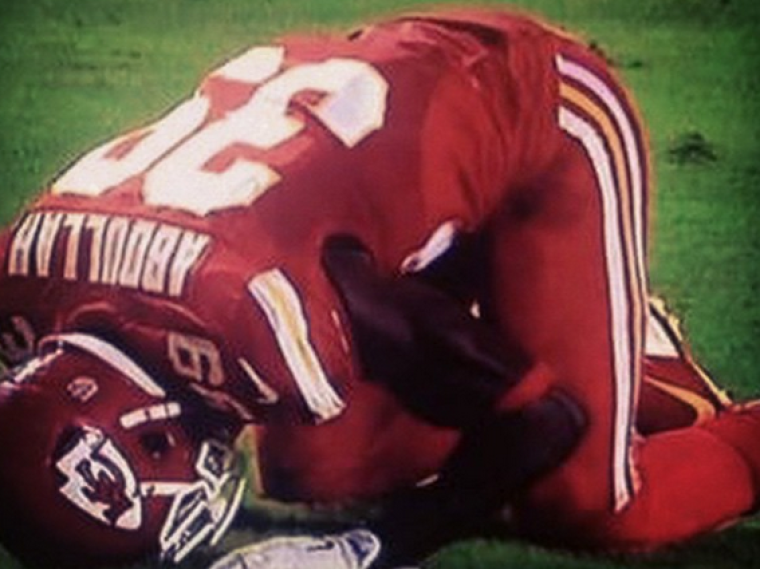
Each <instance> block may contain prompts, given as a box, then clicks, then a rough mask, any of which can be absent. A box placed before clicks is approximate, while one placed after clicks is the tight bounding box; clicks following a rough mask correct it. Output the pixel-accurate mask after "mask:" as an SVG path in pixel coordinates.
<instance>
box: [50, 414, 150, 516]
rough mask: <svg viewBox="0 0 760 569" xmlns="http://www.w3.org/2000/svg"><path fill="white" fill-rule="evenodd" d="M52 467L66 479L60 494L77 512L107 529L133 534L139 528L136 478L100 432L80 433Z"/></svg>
mask: <svg viewBox="0 0 760 569" xmlns="http://www.w3.org/2000/svg"><path fill="white" fill-rule="evenodd" d="M55 466H56V469H57V470H58V471H59V472H60V473H61V474H63V475H64V477H65V479H66V482H65V483H64V484H63V485H62V486H61V488H60V489H59V491H60V492H61V494H63V496H64V497H66V498H67V499H68V500H69V501H70V502H71V503H73V504H74V505H75V506H77V507H78V508H79V509H81V510H83V511H84V512H86V513H87V514H89V515H90V516H92V517H93V518H95V519H96V520H98V521H100V522H102V523H103V524H105V525H107V526H110V527H116V528H119V529H123V530H136V529H138V528H139V527H140V526H141V525H142V502H141V499H140V495H139V491H138V485H137V478H136V477H135V474H134V472H133V470H132V468H131V467H130V466H129V463H128V462H127V460H126V459H125V458H124V456H123V455H122V454H121V452H119V450H118V449H117V448H116V446H114V444H113V443H112V442H111V441H110V440H109V439H108V438H107V437H105V435H103V433H102V432H100V431H99V430H97V429H93V428H85V429H83V430H82V432H81V434H80V435H79V437H78V440H77V441H76V443H75V444H74V445H73V446H72V448H71V450H70V451H68V452H67V453H66V454H65V455H64V456H63V457H61V458H60V459H59V460H58V462H57V463H56V465H55Z"/></svg>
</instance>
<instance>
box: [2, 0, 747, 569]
mask: <svg viewBox="0 0 760 569" xmlns="http://www.w3.org/2000/svg"><path fill="white" fill-rule="evenodd" d="M440 3H441V2H438V1H436V2H435V4H440ZM424 4H432V3H431V2H424V1H421V0H420V1H412V0H406V1H404V0H314V1H312V2H307V1H304V0H217V1H215V2H211V1H210V0H160V1H156V0H68V1H66V2H62V1H61V0H24V1H23V2H14V3H12V4H11V3H9V2H4V3H3V4H2V7H0V164H1V165H2V168H0V188H1V190H0V196H1V198H0V222H1V223H8V222H10V221H11V220H12V219H13V217H14V215H15V214H16V213H17V212H18V211H19V209H20V208H21V207H22V206H23V204H24V203H25V202H26V201H27V200H28V199H29V197H30V195H32V194H33V193H34V192H35V191H36V190H37V189H38V188H41V187H42V186H44V183H45V181H46V180H49V179H50V178H51V177H52V176H53V175H54V174H55V172H57V171H58V170H60V169H61V168H62V167H64V166H65V165H66V164H67V163H68V162H70V161H71V160H73V159H74V158H75V157H76V156H77V155H78V153H80V152H82V151H84V150H85V149H87V148H89V147H92V146H93V145H94V144H95V143H97V142H98V141H101V140H103V139H107V138H110V137H111V136H112V135H114V134H115V133H118V132H121V131H123V130H125V129H126V128H129V127H133V126H135V125H136V124H139V123H141V122H145V121H146V119H149V118H151V117H155V116H157V115H158V114H160V113H161V111H162V110H165V109H166V108H167V107H169V106H171V105H172V104H173V103H174V102H176V101H178V100H180V99H182V98H184V97H185V96H187V95H188V94H189V93H190V92H191V91H192V89H193V87H194V84H195V82H196V81H197V79H198V78H199V77H201V76H202V75H203V73H204V72H205V71H207V70H208V69H210V68H212V67H213V66H214V65H216V64H217V63H218V62H219V61H221V60H222V59H224V58H225V57H226V56H228V55H229V54H231V53H235V52H238V51H240V50H241V49H243V48H244V47H245V46H248V45H250V44H252V43H261V42H266V41H268V40H269V39H271V38H272V37H273V36H275V35H277V34H280V33H282V32H284V31H286V30H292V29H297V30H305V31H313V30H320V31H321V30H325V29H335V28H340V29H345V28H346V27H350V26H352V25H355V24H356V23H357V22H360V21H362V20H364V19H366V18H375V17H378V16H380V15H383V14H388V13H393V12H396V11H399V10H402V9H414V8H418V7H420V6H422V5H424ZM490 4H503V3H500V2H490ZM513 4H516V5H519V6H522V7H524V8H527V9H530V10H532V11H536V12H539V13H541V14H544V15H546V16H548V17H550V18H552V19H553V20H555V21H556V22H558V23H560V24H564V25H566V26H567V27H569V28H571V29H573V30H576V31H579V32H581V33H582V34H583V35H585V36H586V37H587V38H589V39H590V40H593V41H594V42H595V43H596V44H597V45H598V46H600V48H601V49H603V50H604V51H605V52H606V53H607V55H608V57H609V58H610V59H611V60H612V61H613V62H614V63H615V65H616V66H617V67H618V69H619V71H620V73H621V74H622V75H623V76H624V78H625V79H626V81H627V82H628V84H629V85H630V86H631V88H632V90H633V91H634V93H635V94H636V97H637V99H638V100H639V103H640V106H641V109H642V112H643V114H644V117H645V119H646V121H647V123H648V124H649V128H650V135H651V142H652V149H653V157H654V171H655V174H656V180H657V186H658V191H657V194H656V199H655V202H656V203H655V205H656V208H655V209H656V212H657V213H656V215H655V216H654V219H653V227H654V229H653V242H652V246H651V265H652V284H653V287H654V288H655V289H656V290H657V291H660V292H662V293H663V294H664V295H665V296H666V297H667V298H668V299H669V301H670V302H671V304H672V305H673V306H674V307H675V308H676V309H677V311H678V313H679V314H680V315H681V316H682V317H683V319H684V321H685V325H686V328H687V331H688V333H689V337H690V338H691V341H692V343H693V345H694V348H695V351H696V352H697V354H698V355H699V357H700V359H701V360H702V361H704V362H705V363H706V365H707V367H708V368H709V369H710V370H712V371H713V373H714V374H715V375H716V376H717V377H719V378H720V380H721V382H722V383H723V384H725V385H726V386H728V387H729V388H730V389H731V390H732V391H733V392H734V393H736V394H738V395H740V396H750V395H752V394H757V393H760V379H758V377H757V370H758V369H760V366H758V363H759V362H760V351H758V350H757V349H756V347H755V346H754V339H755V338H756V337H758V332H759V331H760V302H759V301H758V295H759V293H760V274H759V273H758V270H757V267H758V266H760V263H759V261H760V229H758V228H759V227H760V224H758V222H757V219H758V217H760V198H759V197H758V188H760V165H758V153H759V151H760V118H759V117H760V97H758V96H757V93H758V92H760V75H759V74H758V69H760V36H759V34H758V33H757V30H758V29H760V5H758V4H757V3H756V0H639V1H637V2H630V1H629V0H584V1H581V0H533V1H531V0H523V1H520V2H515V3H513ZM720 491H721V489H720V488H709V489H707V488H706V489H705V492H720ZM1 508H2V505H0V515H2V509H1ZM297 518H298V517H297V516H296V519H297ZM250 536H251V534H250V533H249V532H247V531H244V530H238V531H237V532H235V533H233V534H232V536H231V537H230V540H229V541H228V542H227V545H228V546H229V545H230V544H232V543H239V542H242V541H245V540H246V539H248V538H250ZM204 564H205V560H203V559H196V560H195V561H191V562H190V563H189V564H188V566H189V567H194V566H197V567H202V566H204ZM428 566H429V567H436V568H448V569H453V568H456V569H468V568H476V567H477V568H479V569H497V568H499V569H503V568H509V567H521V568H522V567H524V568H530V569H537V568H569V569H570V568H572V569H576V568H578V569H580V568H590V569H602V568H605V569H611V568H623V567H637V568H648V569H654V568H666V567H667V568H686V567H689V568H718V567H720V568H721V569H722V568H735V569H739V568H748V567H760V526H758V525H757V524H756V523H755V522H747V523H744V524H742V525H740V526H737V527H734V528H732V529H729V530H727V531H725V532H723V533H721V534H717V535H713V536H709V537H707V538H703V539H701V540H697V541H696V542H694V543H691V544H687V545H685V546H682V547H678V548H674V549H671V550H667V551H665V552H662V553H658V554H656V555H649V556H641V557H636V558H610V557H578V556H574V555H570V554H566V553H559V552H549V551H545V550H543V549H541V548H536V547H531V546H526V545H524V544H520V543H517V542H499V543H497V542H495V541H469V542H462V543H459V544H455V545H453V546H452V547H450V548H447V549H446V550H444V551H442V552H440V553H439V554H438V555H436V556H435V557H434V558H433V559H431V560H430V562H429V563H428ZM146 567H150V565H147V564H146V565H140V566H138V567H137V568H136V569H141V568H142V569H144V568H146ZM0 568H2V569H21V566H20V565H19V564H17V563H16V562H15V561H13V560H12V559H10V558H9V557H8V556H7V555H5V553H4V552H2V550H0ZM23 569H30V568H23Z"/></svg>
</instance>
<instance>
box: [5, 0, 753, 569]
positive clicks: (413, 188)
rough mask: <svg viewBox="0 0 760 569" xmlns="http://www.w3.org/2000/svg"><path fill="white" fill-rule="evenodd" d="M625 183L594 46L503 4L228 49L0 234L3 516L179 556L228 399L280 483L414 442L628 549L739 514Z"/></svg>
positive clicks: (399, 455)
mask: <svg viewBox="0 0 760 569" xmlns="http://www.w3.org/2000/svg"><path fill="white" fill-rule="evenodd" d="M648 184H649V181H648V165H647V146H646V141H645V140H644V137H643V134H642V128H641V126H640V122H639V119H638V116H637V113H636V112H635V109H634V108H633V105H632V103H631V100H630V97H629V96H628V95H627V93H626V92H625V90H624V89H623V88H622V87H621V86H620V84H619V82H618V81H617V79H616V78H615V77H614V75H613V74H612V73H611V71H610V70H609V69H608V66H607V65H606V63H605V62H604V61H603V59H602V58H600V57H599V56H597V55H595V54H594V53H592V52H591V51H590V50H588V49H587V48H585V47H584V46H583V45H582V44H581V43H580V42H578V41H576V40H575V39H573V38H571V37H569V36H567V35H565V34H563V33H560V32H558V31H556V30H554V29H552V28H550V27H548V26H546V25H544V24H541V23H538V22H535V21H534V20H532V19H530V18H526V17H522V16H515V15H510V14H505V13H496V12H494V13H487V12H486V13H474V12H467V13H464V12H460V13H433V14H424V15H418V16H408V17H403V18H399V19H396V20H393V21H389V22H386V23H381V24H377V25H374V26H370V27H367V28H365V29H362V30H359V31H357V32H355V33H353V34H351V35H350V36H348V37H345V38H325V37H319V38H312V37H301V38H289V39H285V40H283V41H282V42H281V43H278V44H277V45H273V46H270V47H258V48H253V49H251V50H249V51H247V52H245V53H243V54H241V55H240V56H239V57H237V58H235V59H233V60H231V61H230V62H229V63H227V64H225V65H223V66H222V67H221V68H219V69H217V70H216V71H214V72H212V73H211V74H210V75H209V76H208V77H207V78H206V80H205V81H204V82H203V83H202V85H201V86H200V87H199V89H198V90H197V91H196V92H195V93H194V94H193V96H191V97H190V98H189V99H187V100H186V101H184V102H183V103H181V104H179V105H178V106H176V107H175V108H174V109H173V110H172V111H171V112H170V113H168V114H167V115H165V116H164V117H162V118H160V119H159V120H157V121H155V122H154V123H152V124H149V125H147V126H145V127H143V128H141V129H139V130H137V131H135V132H132V133H129V134H127V135H124V136H122V137H119V138H117V139H115V140H112V141H109V142H106V143H105V144H103V145H102V146H100V147H98V148H97V149H95V150H94V151H92V152H90V153H89V154H87V155H85V156H84V157H83V158H81V159H80V160H78V161H77V162H75V163H74V164H73V165H72V166H71V167H70V168H69V169H68V170H67V171H66V172H64V173H63V174H62V175H61V176H60V177H58V178H57V179H56V180H55V181H54V182H53V183H52V185H51V187H50V189H49V191H47V192H46V193H45V194H44V195H43V196H42V197H40V199H39V200H38V201H37V202H35V204H33V206H32V207H31V208H30V209H29V210H28V211H27V212H25V213H24V214H22V215H21V217H20V218H19V219H18V220H17V222H16V223H15V224H14V226H13V227H12V228H9V230H8V231H6V232H5V233H4V234H3V235H2V237H0V252H2V254H3V255H4V263H3V265H2V274H1V275H0V328H1V329H2V332H3V333H2V336H1V338H2V343H1V346H0V347H1V348H2V354H3V357H4V359H6V360H7V361H8V363H9V364H10V365H11V366H15V367H12V369H11V372H10V374H9V376H8V379H7V381H6V382H5V384H4V385H3V387H2V388H0V389H2V391H0V417H1V418H4V419H3V420H1V421H0V455H1V456H0V464H1V465H2V466H1V467H0V482H2V484H0V492H3V494H2V498H3V500H4V504H9V509H5V507H4V510H3V512H4V514H3V518H4V521H5V520H8V519H10V517H11V515H8V514H5V512H12V513H13V514H12V517H13V519H16V518H18V519H19V520H23V522H24V523H23V525H22V526H21V527H23V528H25V529H24V530H23V531H15V532H14V531H13V530H12V529H9V528H6V534H7V535H9V536H10V537H9V538H8V541H9V543H11V544H13V543H16V542H18V541H21V542H23V541H24V540H23V539H22V538H23V536H24V535H26V536H27V537H28V536H29V535H31V534H38V535H41V536H46V538H48V539H49V540H50V541H51V542H52V543H53V544H54V545H55V548H53V549H54V551H65V550H66V548H67V547H69V545H70V544H71V543H72V539H73V538H71V537H70V536H69V533H68V532H70V531H71V528H72V527H81V528H84V529H81V530H80V531H77V532H76V534H77V535H78V536H80V537H79V538H78V539H79V541H75V542H74V546H73V547H74V549H71V548H69V550H70V551H75V552H76V554H77V555H80V554H82V552H88V551H95V552H96V553H95V554H92V555H91V557H93V558H95V560H96V561H99V560H102V559H103V558H106V557H107V554H108V553H109V551H110V552H113V551H117V552H118V555H116V556H114V558H115V557H118V556H121V557H126V556H127V555H131V556H134V555H139V554H142V553H145V552H147V551H160V552H161V553H162V554H163V555H164V557H165V558H167V559H173V560H179V559H181V558H182V557H183V556H184V555H185V554H186V553H187V551H189V550H190V549H191V548H192V547H193V546H194V545H197V544H198V543H202V542H214V541H216V540H217V539H218V537H219V536H220V535H221V533H223V531H224V528H225V527H226V525H227V524H228V522H229V519H230V518H231V516H232V514H233V513H234V510H235V506H236V504H237V503H238V502H239V495H240V490H239V484H237V483H236V482H235V481H236V480H237V478H238V477H237V476H236V475H235V474H234V467H233V465H232V462H233V461H232V460H231V459H230V458H229V452H228V451H229V447H230V446H231V444H232V441H233V440H234V438H235V435H236V434H237V432H238V430H239V428H240V425H241V424H245V423H256V424H258V425H259V426H258V427H257V430H256V434H257V437H256V449H255V450H256V456H257V460H256V464H257V466H258V468H259V470H260V472H259V476H258V478H259V479H260V480H261V484H262V487H263V488H262V489H263V491H265V492H266V493H267V494H269V495H270V496H273V497H275V498H279V499H284V500H298V501H306V502H336V501H341V502H342V501H346V500H351V499H357V498H367V497H376V496H379V495H384V494H386V493H388V492H391V491H395V490H398V489H405V488H406V489H408V488H412V487H414V486H415V485H416V484H417V483H419V482H421V481H423V480H425V479H429V478H430V477H431V476H434V475H437V476H438V480H437V481H436V482H433V483H432V485H430V487H429V488H430V492H431V494H432V495H434V496H436V497H439V496H443V495H448V496H451V495H452V494H456V499H457V500H456V501H458V502H459V503H460V504H461V503H464V508H463V509H461V508H460V507H459V506H458V505H457V507H454V508H453V509H454V511H455V512H461V511H466V512H469V514H470V515H471V516H472V517H474V518H477V517H478V516H480V515H487V514H490V513H493V512H492V511H490V510H492V509H493V508H494V507H500V506H501V505H502V502H506V501H507V500H509V501H510V502H511V503H512V506H513V512H514V518H515V522H516V524H517V527H518V528H519V529H520V531H522V532H523V533H525V534H527V535H530V536H532V537H534V538H537V539H542V540H544V541H552V542H562V543H565V544H572V545H575V546H599V547H605V548H617V549H627V550H630V549H642V548H652V547H656V546H659V545H662V544H665V543H669V542H673V541H676V540H681V539H684V538H687V537H690V536H692V535H695V534H697V533H700V532H705V531H709V530H712V529H714V528H717V527H720V526H723V525H725V524H726V523H728V522H732V521H735V520H737V519H738V518H739V517H740V516H742V515H745V514H748V513H749V512H751V511H752V510H753V509H754V507H755V504H756V501H757V496H758V483H760V479H758V475H760V443H758V434H760V412H759V411H758V410H757V408H752V407H741V406H737V405H735V404H733V403H731V402H730V401H728V400H727V399H726V398H725V397H724V396H722V395H721V394H720V392H719V391H717V390H716V389H714V388H713V386H712V384H711V383H710V382H709V380H708V379H707V377H706V376H705V374H704V373H703V372H701V370H700V369H699V368H698V367H697V366H696V365H695V364H694V363H693V361H692V360H691V358H690V356H689V355H688V352H686V351H685V349H684V348H682V346H681V343H680V340H679V338H678V336H677V332H676V331H675V329H674V328H673V327H672V326H671V323H670V322H669V320H668V318H667V316H665V315H664V314H662V313H661V312H660V311H658V312H657V314H658V316H657V317H654V318H649V316H648V315H649V308H648V295H647V282H646V281H647V275H646V223H647V214H646V206H647V203H648V199H647V193H648ZM648 320H649V324H650V326H648V324H647V321H648ZM648 328H650V329H651V330H652V331H651V332H648ZM645 336H646V339H647V341H648V343H649V345H650V347H652V350H653V354H652V356H653V357H652V358H645V353H644V349H645V343H646V342H645ZM650 338H651V341H649V339H650ZM657 340H659V342H658V341H657ZM655 357H656V358H659V359H655ZM644 378H649V379H648V380H644ZM640 393H641V394H642V397H641V401H640V403H641V406H640V407H638V406H637V405H638V403H639V394H640ZM686 393H688V396H687V397H684V394H686ZM695 401H699V402H700V406H694V405H693V402H695ZM56 402H59V403H60V406H59V405H57V404H56ZM684 405H686V410H685V411H684V409H683V406H684ZM199 409H200V410H202V411H199ZM671 409H677V410H680V412H678V413H675V412H674V413H672V414H671ZM693 409H696V410H697V411H698V412H697V413H694V412H692V410H693ZM101 410H103V411H101ZM206 412H207V413H208V417H209V419H208V420H205V419H200V418H199V417H202V416H204V415H205V414H206ZM37 413H39V414H40V416H44V417H46V419H45V420H44V421H40V422H39V423H38V424H32V425H29V421H24V418H25V417H29V416H32V415H36V414H37ZM212 418H213V419H212ZM637 418H638V419H641V425H642V427H644V429H643V430H644V431H646V432H647V433H648V435H647V436H645V437H644V436H641V434H640V433H639V432H638V431H637V430H636V421H637ZM644 418H647V419H646V421H645V420H644ZM19 425H24V426H26V425H29V426H28V428H23V429H22V428H19V427H18V426H19ZM581 433H582V434H581ZM579 437H582V438H581V439H580V442H579V443H578V438H579ZM576 443H577V448H575V449H574V450H572V449H573V447H574V445H576ZM20 449H21V450H20ZM569 453H571V454H569ZM568 454H569V457H568V458H567V460H564V462H563V463H562V464H561V465H560V466H559V467H558V468H556V469H554V470H551V471H550V469H551V467H552V466H555V465H556V464H557V463H558V462H559V461H560V460H561V459H563V458H564V457H566V456H567V455H568ZM11 457H12V458H11ZM167 457H168V458H167ZM169 464H171V465H173V466H172V467H171V468H169V466H167V465H169ZM22 466H23V468H22ZM27 476H28V477H29V478H28V479H27ZM33 476H34V478H32V477H33ZM32 479H34V480H35V483H34V485H29V484H27V483H26V481H27V480H32ZM709 486H716V487H717V486H720V487H721V488H722V489H723V491H722V492H721V493H720V495H716V496H713V497H712V498H711V500H710V501H709V502H705V500H704V495H703V492H702V489H703V488H704V487H709ZM517 489H521V490H524V492H522V493H521V494H520V495H519V496H517V495H516V490H517ZM33 493H34V495H32V494H33ZM42 497H44V498H42ZM42 500H44V502H45V503H46V504H48V505H50V506H49V507H54V508H55V510H54V512H55V513H54V515H47V514H46V513H45V511H44V510H42V509H41V506H40V503H41V501H42ZM423 510H425V508H423ZM4 525H7V526H13V524H4ZM150 540H153V541H150ZM27 541H28V539H27ZM149 542H150V543H149ZM110 543H117V544H118V545H119V547H118V548H114V547H111V546H109V544H110ZM341 543H344V542H341ZM409 548H410V549H415V544H411V545H410V546H409ZM356 565H357V566H359V563H358V562H357V563H356Z"/></svg>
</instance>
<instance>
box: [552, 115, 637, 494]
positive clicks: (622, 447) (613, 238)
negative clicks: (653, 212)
mask: <svg viewBox="0 0 760 569" xmlns="http://www.w3.org/2000/svg"><path fill="white" fill-rule="evenodd" d="M559 123H560V127H561V128H562V129H563V130H564V131H565V132H566V133H568V134H569V135H570V136H571V137H573V138H575V139H576V140H578V141H579V142H581V144H582V145H583V147H584V149H585V151H586V153H587V154H588V156H589V158H590V160H591V162H592V164H593V166H594V171H595V173H596V176H597V180H598V182H599V189H600V197H601V200H602V208H603V226H604V245H605V257H606V260H607V273H608V274H607V278H608V287H609V291H610V316H611V325H612V335H613V338H612V342H611V344H612V345H611V347H612V353H613V372H614V375H615V406H614V407H615V408H614V410H613V412H614V419H613V421H614V433H613V437H614V441H613V456H612V469H613V471H612V474H613V492H614V507H615V509H619V508H622V507H623V506H625V504H626V503H627V502H628V501H629V500H630V497H631V494H632V488H631V483H630V465H629V451H628V449H629V437H630V430H631V419H632V414H633V413H632V408H631V400H632V399H633V397H634V393H633V389H634V382H633V381H632V378H631V369H632V359H633V358H634V357H635V354H633V353H631V351H632V350H631V348H632V344H631V341H630V335H631V330H632V322H631V316H632V311H631V310H630V299H629V296H628V286H627V284H626V283H627V278H626V268H625V258H624V256H625V255H624V249H625V245H624V242H623V239H624V238H623V236H622V235H621V231H620V227H619V221H618V219H619V215H620V212H619V209H620V203H619V199H618V195H617V189H616V187H615V180H614V176H613V173H612V164H611V159H610V157H609V155H608V154H607V149H606V148H605V145H604V141H603V140H602V138H601V137H600V135H599V134H598V133H597V132H596V130H594V127H593V126H592V125H591V124H589V123H588V122H586V121H585V120H584V119H583V118H582V117H580V116H579V115H577V114H575V113H574V112H573V111H572V110H570V109H568V108H566V107H560V109H559Z"/></svg>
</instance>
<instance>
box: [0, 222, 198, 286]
mask: <svg viewBox="0 0 760 569" xmlns="http://www.w3.org/2000/svg"><path fill="white" fill-rule="evenodd" d="M210 241H211V238H210V236H209V235H206V234H203V233H199V232H196V231H192V230H188V229H185V228H182V227H179V226H176V225H172V224H169V223H164V222H157V221H153V220H148V219H141V218H134V217H127V216H119V215H104V214H95V213H82V212H63V211H50V210H48V211H36V212H31V213H29V214H27V215H26V217H24V218H23V219H22V220H21V221H20V223H19V224H18V225H17V227H16V230H15V231H14V234H13V238H12V239H11V241H10V244H9V248H8V251H7V259H8V262H7V266H6V270H7V272H8V275H9V276H21V277H37V278H63V279H65V280H68V281H82V282H88V283H93V284H104V285H113V286H121V287H126V288H132V289H138V290H142V291H145V292H149V293H155V294H162V295H166V296H171V297H179V296H181V295H182V293H183V291H184V288H185V284H186V282H187V279H188V276H189V275H190V273H191V272H192V271H193V269H194V267H195V266H196V265H197V264H198V262H199V261H200V259H201V256H202V255H203V252H204V251H205V250H206V249H207V247H208V246H209V243H210Z"/></svg>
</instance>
